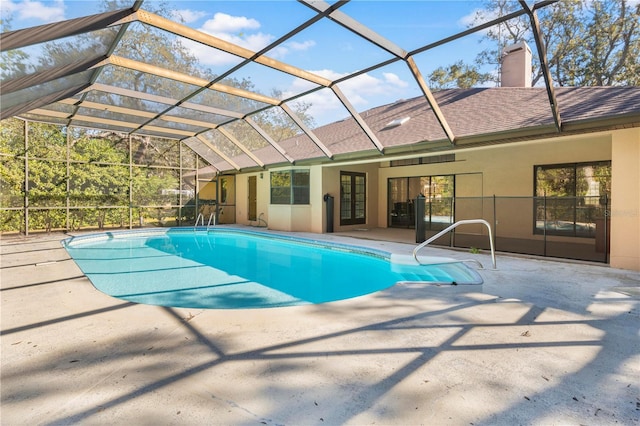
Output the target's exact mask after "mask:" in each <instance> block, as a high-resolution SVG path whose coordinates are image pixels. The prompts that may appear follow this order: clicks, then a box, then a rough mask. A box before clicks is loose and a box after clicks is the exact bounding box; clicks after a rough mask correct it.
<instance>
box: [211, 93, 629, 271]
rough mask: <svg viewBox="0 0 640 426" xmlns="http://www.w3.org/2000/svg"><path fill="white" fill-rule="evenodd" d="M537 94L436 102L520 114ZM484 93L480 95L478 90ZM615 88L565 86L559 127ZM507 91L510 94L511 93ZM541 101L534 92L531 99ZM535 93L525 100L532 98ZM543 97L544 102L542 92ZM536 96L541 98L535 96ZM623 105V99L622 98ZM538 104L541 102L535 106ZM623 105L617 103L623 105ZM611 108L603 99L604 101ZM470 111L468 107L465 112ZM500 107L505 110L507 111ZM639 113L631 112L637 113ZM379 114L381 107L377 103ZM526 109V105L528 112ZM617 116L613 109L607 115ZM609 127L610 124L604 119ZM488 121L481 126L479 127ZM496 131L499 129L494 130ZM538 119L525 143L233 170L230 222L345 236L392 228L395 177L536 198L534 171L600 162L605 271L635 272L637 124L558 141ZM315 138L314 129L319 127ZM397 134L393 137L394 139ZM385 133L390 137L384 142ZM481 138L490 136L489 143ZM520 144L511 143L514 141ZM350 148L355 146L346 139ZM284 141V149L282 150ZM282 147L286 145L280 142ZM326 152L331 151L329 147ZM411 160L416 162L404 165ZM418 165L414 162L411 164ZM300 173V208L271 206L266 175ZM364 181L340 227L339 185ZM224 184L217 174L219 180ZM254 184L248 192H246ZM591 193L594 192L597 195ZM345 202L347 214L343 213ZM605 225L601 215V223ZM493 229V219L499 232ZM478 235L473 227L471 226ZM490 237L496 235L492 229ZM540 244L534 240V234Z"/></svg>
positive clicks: (402, 109)
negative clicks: (449, 181) (357, 208)
mask: <svg viewBox="0 0 640 426" xmlns="http://www.w3.org/2000/svg"><path fill="white" fill-rule="evenodd" d="M543 90H544V89H535V88H532V89H519V90H512V89H507V90H504V89H503V88H496V89H485V90H480V91H478V90H470V91H465V90H453V91H447V92H445V93H442V96H455V94H460V95H461V99H462V100H461V101H459V102H467V103H471V102H473V100H472V99H470V98H473V97H474V96H476V97H478V98H481V97H484V96H486V95H488V96H487V97H488V98H491V97H493V96H494V95H495V97H496V98H506V99H514V98H515V99H518V100H519V102H518V103H516V104H512V106H511V108H512V110H513V111H527V109H528V108H527V103H528V102H530V100H528V99H527V96H526V95H524V94H525V93H526V92H530V93H535V92H540V91H543ZM633 91H634V92H635V98H636V99H640V89H637V88H636V89H633ZM483 92H484V93H483ZM624 92H625V90H624V89H621V88H602V89H600V88H598V89H594V90H590V89H588V88H584V89H580V90H576V91H572V89H568V90H567V91H566V96H568V97H571V96H575V98H571V101H572V102H574V104H575V106H576V107H575V109H576V115H577V117H576V118H577V119H576V120H575V121H573V120H571V118H572V117H571V116H570V115H569V114H567V115H565V120H566V121H565V123H567V126H568V125H569V124H568V123H575V126H576V127H579V125H580V124H579V122H580V119H581V118H582V117H580V115H579V114H583V115H584V116H585V118H584V119H585V120H587V119H589V118H588V117H587V116H588V114H587V113H586V112H583V111H582V110H581V108H580V105H581V103H580V102H579V100H578V99H577V98H582V99H583V100H584V101H583V102H585V103H588V102H594V103H598V102H600V101H603V100H604V99H607V98H609V99H616V98H617V96H618V95H617V93H624ZM564 93H565V92H564V91H559V99H562V95H563V94H564ZM514 95H515V96H514ZM538 96H539V95H538ZM535 97H536V95H535V94H534V95H533V96H532V98H534V99H535ZM542 97H543V96H542ZM543 100H544V99H543ZM420 102H422V99H417V100H414V101H406V102H404V103H403V104H404V105H392V106H388V107H391V108H396V109H398V110H399V111H398V112H399V114H397V116H400V117H402V116H404V114H405V113H406V111H407V110H410V109H411V108H412V106H415V105H414V103H418V104H419V103H420ZM477 102H478V104H477V107H478V108H481V105H482V104H485V105H486V104H487V102H486V101H485V100H484V99H478V100H477ZM625 102H626V101H625ZM542 103H543V102H542ZM623 104H624V102H622V104H616V105H618V107H620V108H621V109H623ZM609 105H610V106H612V105H611V103H610V104H609ZM469 107H471V105H470V106H469ZM511 108H506V109H505V111H506V110H508V109H511ZM636 108H637V107H636ZM382 109H384V107H382ZM532 109H533V108H531V109H528V110H529V111H531V110H532ZM377 110H378V111H376V110H373V111H372V112H371V114H370V115H369V117H371V119H372V122H373V119H374V118H375V116H376V114H375V113H378V114H382V112H380V109H377ZM614 114H617V113H614ZM460 117H461V121H460V123H461V124H464V119H463V117H464V109H461V110H460ZM389 118H390V117H385V118H383V119H380V120H378V121H379V122H385V121H387V122H389V121H390V120H389ZM506 118H507V117H506V116H505V121H503V122H502V123H500V122H498V121H493V122H492V123H493V124H494V125H495V127H493V129H496V134H497V135H499V136H503V137H504V136H507V135H508V134H509V133H508V132H509V129H505V127H506V125H505V122H506ZM412 120H413V118H412V119H410V120H409V121H408V122H407V123H405V124H403V125H401V126H399V127H400V128H398V129H395V130H394V132H395V133H405V134H406V137H411V136H410V135H413V134H417V133H419V131H420V130H419V128H418V126H420V127H423V126H424V127H427V128H428V123H427V122H424V123H420V118H419V117H417V118H416V119H415V120H413V121H414V122H417V123H418V125H417V126H416V128H408V129H402V128H401V127H402V126H405V125H408V124H409V123H410V122H411V121H412ZM612 121H614V120H612ZM525 122H526V119H525V118H523V119H522V121H519V122H517V123H514V127H513V128H512V130H513V131H514V132H515V133H519V132H523V131H531V130H532V129H527V128H524V129H523V128H521V127H519V126H520V125H522V124H523V123H525ZM485 124H486V123H485ZM470 125H472V126H481V125H483V123H470ZM501 125H505V127H502V128H500V126H501ZM544 125H545V123H541V134H540V135H533V136H529V137H516V138H512V139H510V138H505V139H506V140H505V139H503V140H501V141H500V140H499V139H497V140H496V143H493V144H492V143H491V141H488V142H484V141H481V142H477V143H473V142H470V143H469V146H468V147H467V146H465V145H464V144H462V143H461V144H460V145H462V146H455V147H453V146H452V147H449V148H448V149H447V148H444V149H439V150H437V151H434V152H433V153H429V152H428V151H427V152H424V151H422V152H418V153H402V154H398V155H397V156H396V157H391V158H396V160H393V159H391V158H388V157H387V156H385V157H382V158H372V159H365V160H362V159H361V160H353V161H349V160H344V161H341V162H336V161H332V162H330V163H327V164H322V163H320V164H313V163H312V162H311V163H309V164H300V165H293V166H286V167H282V168H273V169H269V170H268V171H256V172H250V173H239V174H236V175H234V176H233V179H231V177H228V181H229V182H230V183H229V185H230V186H231V187H232V191H231V192H233V193H234V194H235V196H234V199H233V200H229V201H228V204H234V205H235V212H234V217H233V221H234V222H236V223H240V224H252V223H255V219H253V220H250V218H251V216H249V212H250V210H252V209H253V210H255V211H256V212H257V213H258V214H259V215H260V214H261V215H262V216H261V217H262V219H264V220H265V221H266V222H267V223H268V226H269V228H270V229H274V230H281V231H305V232H315V233H323V232H326V231H327V221H328V220H331V219H332V220H333V223H334V230H335V231H343V230H350V229H357V228H364V227H382V228H386V227H390V226H393V224H392V223H391V222H390V219H389V218H390V216H389V215H390V214H391V211H390V207H389V206H390V201H389V197H390V191H389V185H390V182H392V181H393V180H394V179H396V178H409V177H433V176H453V178H454V180H455V189H454V194H453V195H454V196H455V197H492V196H494V195H495V196H497V197H534V195H535V193H534V190H535V181H534V180H535V167H536V166H551V165H566V164H578V165H582V164H596V163H597V164H599V163H603V162H605V163H606V162H610V164H611V188H610V191H611V192H610V200H611V201H610V207H609V209H608V210H607V212H606V213H605V215H606V217H607V218H609V220H610V235H609V238H610V246H609V250H610V257H609V262H610V264H611V266H613V267H618V268H624V269H632V270H640V218H639V211H640V128H638V127H630V126H625V125H620V126H616V125H613V126H611V127H612V128H610V129H606V124H605V123H604V122H603V123H602V126H603V130H599V131H589V132H581V131H579V130H577V131H576V132H575V133H573V134H568V135H563V136H558V135H556V134H553V133H547V134H545V133H546V132H544V130H543V126H544ZM341 126H342V124H341V123H336V124H335V125H329V126H327V127H326V128H325V129H322V130H324V131H327V132H331V131H335V132H339V131H340V129H339V127H341ZM317 133H320V129H318V130H317ZM402 136H404V135H400V136H399V137H402ZM392 138H393V136H391V135H390V136H389V139H392ZM487 139H489V138H487ZM514 139H518V140H514ZM354 143H357V141H354ZM283 145H284V144H283ZM284 146H286V145H284ZM330 147H331V145H330ZM447 156H453V157H454V160H453V161H445V162H438V161H437V159H438V158H451V157H447ZM429 158H436V161H434V162H429V161H428V160H427V161H425V160H418V161H416V159H429ZM412 160H414V161H412ZM402 161H404V162H405V163H406V164H407V165H398V166H395V165H394V166H393V167H392V163H394V162H397V163H400V164H402ZM416 162H418V163H420V162H422V164H412V163H416ZM296 170H297V171H308V174H309V177H308V179H309V196H308V198H309V200H308V203H305V204H273V203H272V202H271V191H272V188H271V179H270V174H273V173H279V172H289V171H296ZM358 175H359V176H362V177H363V179H364V185H365V187H364V188H365V189H364V200H365V201H364V220H363V221H360V222H358V223H349V222H348V221H346V222H345V221H344V220H342V221H341V215H340V212H341V210H343V209H346V208H347V207H342V206H341V202H342V201H341V196H340V194H341V189H342V183H341V182H342V180H341V179H344V180H346V179H347V178H348V179H351V177H352V176H358ZM223 179H224V177H223ZM253 185H255V188H253ZM250 194H255V201H254V203H255V207H251V206H250V204H251V200H252V197H251V196H250ZM325 194H329V195H332V196H333V197H334V198H335V200H336V201H335V203H336V206H335V209H334V211H333V217H332V218H328V217H327V211H326V210H327V209H326V202H325V201H324V195H325ZM597 195H598V197H599V196H600V194H597ZM351 204H352V203H350V205H349V208H351ZM478 213H480V214H476V215H475V216H474V218H476V216H480V217H479V218H484V219H486V220H489V221H490V222H493V218H492V217H491V215H492V214H491V213H488V214H487V215H486V216H485V215H484V214H483V210H480V211H479V212H478ZM468 216H469V215H468V214H465V213H464V212H459V213H458V214H456V219H457V220H459V219H463V218H471V217H468ZM522 219H523V221H524V222H525V223H524V225H522V226H515V229H513V230H511V231H508V230H507V231H506V232H513V233H516V234H517V233H524V234H525V236H526V237H531V238H533V237H536V236H535V235H534V231H533V229H534V227H533V222H534V219H533V210H531V211H530V215H529V217H528V218H522ZM602 219H604V217H603V218H602ZM499 227H500V223H498V228H499ZM478 232H481V229H480V228H478ZM496 233H497V234H498V229H497V230H496ZM537 237H538V238H541V237H540V236H537ZM565 238H567V239H574V240H575V239H577V238H578V237H575V238H574V237H565Z"/></svg>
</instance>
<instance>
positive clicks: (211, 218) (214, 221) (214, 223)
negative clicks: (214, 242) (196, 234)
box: [193, 212, 216, 231]
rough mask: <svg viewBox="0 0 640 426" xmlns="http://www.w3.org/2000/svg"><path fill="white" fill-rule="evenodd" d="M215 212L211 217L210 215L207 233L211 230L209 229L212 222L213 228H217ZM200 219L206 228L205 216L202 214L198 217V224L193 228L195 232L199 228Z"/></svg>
mask: <svg viewBox="0 0 640 426" xmlns="http://www.w3.org/2000/svg"><path fill="white" fill-rule="evenodd" d="M215 215H216V214H215V212H214V213H211V215H209V222H207V231H208V230H209V227H210V226H211V221H212V220H213V226H216V220H215ZM200 219H202V226H204V216H203V215H202V213H200V214H198V217H197V218H196V224H195V225H194V227H193V230H194V231H195V230H196V229H197V228H198V222H200Z"/></svg>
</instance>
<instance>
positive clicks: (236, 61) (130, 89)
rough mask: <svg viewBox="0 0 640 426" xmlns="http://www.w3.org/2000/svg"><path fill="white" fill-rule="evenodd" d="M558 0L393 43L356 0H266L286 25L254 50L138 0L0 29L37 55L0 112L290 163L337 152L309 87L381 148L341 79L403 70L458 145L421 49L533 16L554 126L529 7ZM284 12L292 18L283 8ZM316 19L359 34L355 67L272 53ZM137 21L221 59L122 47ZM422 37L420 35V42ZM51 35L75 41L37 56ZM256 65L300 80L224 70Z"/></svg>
mask: <svg viewBox="0 0 640 426" xmlns="http://www.w3.org/2000/svg"><path fill="white" fill-rule="evenodd" d="M554 2H555V0H554V1H540V2H537V3H535V4H533V5H528V4H527V2H525V1H520V3H519V4H520V10H518V11H517V12H514V13H511V14H509V15H507V16H503V17H499V18H496V19H493V20H491V21H487V22H485V23H483V24H481V25H478V26H475V27H473V28H469V29H467V30H465V31H462V32H458V33H452V34H450V35H448V36H446V37H444V38H439V39H435V40H431V41H429V42H427V41H426V40H428V34H420V33H417V34H416V36H415V39H416V43H417V44H416V45H413V46H399V45H398V44H396V43H394V42H393V41H392V40H390V38H388V37H385V36H383V35H382V31H381V30H380V31H379V30H378V29H377V28H370V27H368V26H366V25H364V24H363V23H362V22H360V21H359V20H358V19H357V17H358V15H359V10H360V7H361V5H360V6H356V5H352V4H350V2H348V1H337V2H334V3H331V4H329V3H326V2H323V1H312V0H300V1H299V2H297V3H292V2H274V3H273V4H272V6H273V7H276V8H282V9H283V12H282V16H280V17H279V19H281V20H282V21H283V23H282V25H281V27H283V28H284V27H285V26H286V28H284V29H283V30H282V33H281V35H280V36H279V37H276V38H274V40H273V41H271V42H270V43H268V44H266V45H264V46H263V47H262V48H260V49H259V50H250V49H248V48H245V47H242V46H240V45H238V44H234V43H232V42H229V41H226V40H223V39H221V38H218V37H215V36H213V35H210V34H208V33H205V32H203V31H200V30H197V29H195V28H192V27H189V26H188V25H185V24H182V23H179V22H177V21H173V20H170V19H167V18H164V17H161V16H159V15H156V14H154V13H151V12H148V11H146V10H144V8H143V6H144V5H143V2H142V1H136V2H134V3H133V4H132V5H131V7H130V8H126V9H123V10H113V11H109V12H103V13H98V14H95V15H91V16H87V17H80V18H75V19H70V20H67V21H64V22H58V23H53V24H47V25H43V26H39V27H32V28H25V29H18V30H15V31H9V32H5V33H3V34H2V38H1V39H0V42H1V44H0V45H1V50H2V52H3V54H5V55H10V54H11V53H12V52H13V53H15V52H26V53H28V54H29V55H30V57H31V63H32V64H36V63H38V62H39V63H41V64H43V65H41V66H31V67H29V69H30V72H28V73H25V74H24V75H15V74H14V75H12V78H11V79H8V80H3V81H2V93H1V104H0V105H1V109H0V118H2V119H5V118H8V117H20V118H23V119H26V120H32V121H42V122H48V123H54V124H59V125H63V126H78V127H88V128H96V129H102V130H108V131H115V132H122V133H126V134H132V135H149V136H157V137H164V138H170V139H176V140H181V141H183V142H184V143H185V144H186V145H188V146H189V147H190V148H192V149H193V150H194V151H195V152H197V153H198V154H199V155H200V156H202V157H203V158H204V159H205V160H206V161H208V162H209V163H210V164H215V165H216V168H217V169H218V170H219V171H234V170H235V171H238V170H246V169H252V168H264V167H269V166H271V165H281V164H286V163H291V164H294V163H295V162H296V161H300V160H309V159H314V158H315V159H318V160H325V161H326V160H330V159H332V158H334V153H333V152H332V150H331V148H330V147H329V146H328V144H327V143H326V142H325V141H324V140H323V138H321V137H319V136H318V135H317V134H316V133H317V132H316V131H315V129H314V128H311V127H310V126H309V125H307V124H305V121H304V120H303V119H302V118H301V117H300V116H299V115H298V113H296V103H297V102H309V103H312V102H311V101H310V100H309V99H311V97H312V95H314V94H320V93H321V94H322V96H325V97H332V98H333V100H334V101H335V100H337V101H338V102H337V103H336V104H338V105H340V108H342V110H343V112H344V116H345V117H350V118H352V120H353V122H354V123H355V125H357V130H358V131H359V132H361V133H362V134H363V135H364V136H365V137H366V140H367V146H366V147H363V149H362V152H367V153H368V155H371V154H370V152H371V150H374V152H375V151H376V150H377V151H378V152H379V153H380V154H384V151H385V145H384V144H383V143H382V142H381V141H380V137H379V134H378V133H377V132H375V131H373V130H372V129H371V128H370V127H369V125H368V124H367V122H366V121H365V119H364V117H362V116H361V115H360V114H359V112H358V111H357V108H356V107H355V105H356V101H355V100H354V99H353V96H354V95H353V91H351V92H350V93H351V94H349V93H347V91H346V90H344V89H343V88H344V87H347V86H348V85H349V84H353V83H354V82H355V81H357V79H361V78H363V77H365V76H367V75H370V74H371V73H374V72H384V71H385V70H393V71H394V72H396V73H397V72H398V71H397V70H401V71H400V72H404V73H405V74H404V75H405V76H406V77H408V80H411V81H412V82H413V84H415V87H416V88H417V93H419V94H420V96H423V97H424V99H425V100H426V102H427V104H428V106H429V107H430V110H431V112H432V114H434V116H435V118H436V119H437V122H438V124H439V126H440V128H441V129H442V134H443V135H444V136H443V138H441V140H438V141H434V142H438V143H442V142H443V141H445V142H446V143H448V144H450V145H451V146H454V145H455V144H456V142H457V139H456V137H457V135H456V134H455V133H454V132H453V130H452V127H451V126H450V124H449V122H448V117H447V115H446V114H444V113H443V111H442V109H441V107H440V105H439V104H438V101H437V100H436V97H435V96H434V94H433V93H432V91H431V89H430V88H429V86H428V84H427V82H426V81H425V78H424V77H423V75H425V74H426V73H427V71H426V70H423V69H422V67H423V66H424V65H422V64H425V63H428V62H429V61H428V59H429V58H428V57H427V59H424V58H423V56H422V55H425V54H428V53H429V52H431V51H433V50H434V49H438V48H440V47H441V46H452V45H453V46H455V43H456V42H457V41H459V40H461V39H463V38H465V37H468V36H470V35H471V34H474V33H477V32H479V31H483V30H486V29H487V28H490V27H492V26H495V25H497V24H499V23H500V22H504V21H507V20H510V19H515V18H518V17H520V16H524V17H527V19H529V20H530V22H531V24H532V28H534V32H535V34H534V36H535V37H534V38H535V40H536V43H537V46H536V49H537V52H538V56H539V57H540V58H542V61H541V65H542V69H543V72H544V84H545V87H546V96H547V98H548V101H549V114H550V116H552V117H553V122H554V123H555V127H556V128H557V129H558V130H560V129H561V126H562V120H561V116H560V111H559V108H558V103H557V101H556V95H555V93H554V88H553V84H552V81H551V76H550V75H549V71H548V67H547V64H546V54H545V46H544V45H542V41H541V40H542V37H541V31H542V30H541V29H540V27H539V25H538V21H537V17H536V11H537V10H538V9H540V8H542V7H545V6H547V5H549V4H551V3H554ZM356 3H357V2H356ZM285 9H286V10H285ZM452 13H453V12H452ZM287 15H292V16H295V17H296V19H293V18H292V19H288V18H287ZM272 16H273V15H272ZM394 19H395V20H396V21H394ZM399 19H402V18H398V17H395V18H394V17H389V22H388V24H389V26H392V27H393V26H401V25H402V22H401V21H400V20H399ZM425 19H429V18H428V17H425ZM312 29H315V31H314V32H313V34H314V36H315V37H318V36H319V35H320V34H322V32H323V31H324V32H326V30H331V31H339V32H344V37H345V39H346V42H349V43H357V47H356V48H357V49H358V54H359V55H361V56H362V60H361V61H360V63H359V64H358V67H357V68H355V69H351V70H349V71H347V72H343V73H341V74H340V75H339V76H337V77H333V78H329V77H326V76H323V75H321V74H322V73H321V72H318V71H316V72H314V71H309V70H306V69H303V67H302V66H296V65H294V64H291V63H285V62H283V61H280V60H278V59H276V57H277V52H278V49H283V48H285V47H286V46H288V43H291V42H295V41H298V40H301V38H300V37H302V34H306V32H308V31H311V30H312ZM140 31H144V32H147V33H156V34H159V35H162V36H163V37H168V38H169V39H170V40H172V42H173V43H176V45H178V44H179V45H180V46H194V45H196V44H197V46H198V48H199V49H206V50H208V52H207V54H209V55H223V56H224V57H225V58H226V60H227V61H226V63H227V65H226V66H225V67H217V68H215V69H211V68H207V67H206V66H204V65H203V66H198V65H197V64H196V66H195V69H198V70H199V71H198V73H194V72H193V69H194V68H193V67H192V68H190V69H187V68H185V69H176V68H174V67H173V65H172V66H171V67H168V66H167V64H166V63H162V62H161V61H158V60H157V59H156V60H147V58H145V57H144V54H143V53H140V52H137V51H136V50H144V47H142V48H141V49H131V48H128V47H127V46H132V45H135V40H131V38H132V37H135V36H136V34H140ZM421 38H424V39H425V41H423V42H420V41H419V40H420V39H421ZM319 42H322V40H320V41H319ZM51 43H65V44H66V45H67V46H72V45H74V44H75V45H77V46H78V50H77V51H75V52H74V54H68V53H67V54H66V56H64V57H56V58H55V60H53V59H51V58H45V57H43V56H42V55H44V52H46V51H47V50H45V47H46V46H51ZM169 48H170V46H169ZM67 52H68V51H67ZM419 58H422V59H420V60H418V59H419ZM322 59H323V61H326V64H327V66H326V68H327V69H340V68H341V67H340V66H339V65H338V64H339V63H340V61H341V58H340V55H330V56H328V57H326V58H322ZM438 65H447V64H438ZM258 74H259V75H261V76H267V78H266V79H262V80H267V81H268V80H269V78H268V76H270V75H273V76H274V79H275V77H280V76H282V75H286V76H288V77H289V78H290V79H291V80H296V81H299V82H300V84H298V85H296V87H299V88H300V89H298V90H297V91H288V92H286V93H284V92H274V91H273V87H269V84H268V83H266V84H265V83H260V84H256V86H251V85H249V86H246V87H238V85H237V84H230V83H229V81H230V80H229V79H233V80H234V81H235V82H238V81H242V80H243V79H245V78H249V79H251V80H252V81H253V79H252V76H257V75H258ZM274 93H275V94H274ZM265 114H277V117H279V118H278V119H279V120H283V122H286V123H288V124H289V126H290V127H292V128H295V129H296V131H297V133H298V136H297V137H296V140H297V142H296V143H297V146H303V147H304V149H297V150H296V152H295V153H294V152H288V151H287V150H285V149H284V148H283V147H282V145H281V143H280V142H281V140H282V137H280V136H278V135H277V134H274V132H273V129H272V128H270V127H269V126H268V125H266V124H265V123H268V122H269V119H268V118H265ZM289 137H290V136H289Z"/></svg>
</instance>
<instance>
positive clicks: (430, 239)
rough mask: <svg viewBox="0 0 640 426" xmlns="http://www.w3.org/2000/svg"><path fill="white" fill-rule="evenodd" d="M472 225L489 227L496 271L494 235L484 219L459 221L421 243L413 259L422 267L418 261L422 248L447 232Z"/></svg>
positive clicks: (414, 252)
mask: <svg viewBox="0 0 640 426" xmlns="http://www.w3.org/2000/svg"><path fill="white" fill-rule="evenodd" d="M470 223H481V224H484V225H485V226H486V227H487V229H488V230H489V245H490V246H491V262H492V263H493V269H496V251H495V249H494V248H493V235H492V234H491V225H489V222H487V221H486V220H484V219H466V220H459V221H457V222H455V223H453V224H451V225H449V226H447V227H446V228H445V229H443V230H442V231H440V232H438V233H437V234H436V235H434V236H432V237H431V238H429V239H428V240H426V241H425V242H423V243H420V245H419V246H418V247H416V248H414V249H413V258H414V259H415V260H416V262H418V263H419V264H420V265H422V263H420V261H419V260H418V251H419V250H420V249H421V248H423V247H424V246H426V245H427V244H429V243H431V242H432V241H435V240H437V239H438V238H440V237H441V236H443V235H444V234H446V233H447V232H449V231H451V230H453V229H455V228H457V227H458V226H460V225H467V224H470ZM477 263H478V264H480V262H477ZM480 266H482V264H480Z"/></svg>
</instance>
